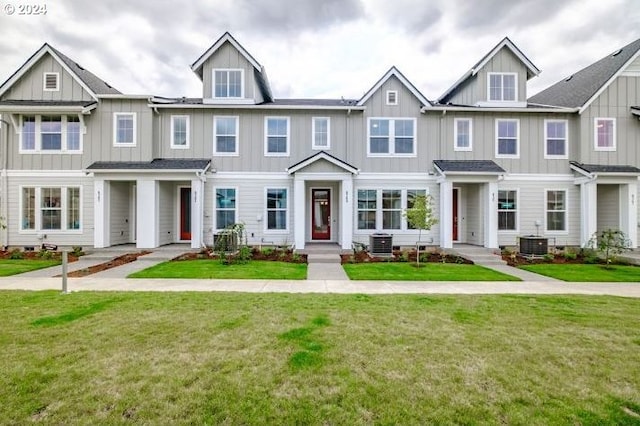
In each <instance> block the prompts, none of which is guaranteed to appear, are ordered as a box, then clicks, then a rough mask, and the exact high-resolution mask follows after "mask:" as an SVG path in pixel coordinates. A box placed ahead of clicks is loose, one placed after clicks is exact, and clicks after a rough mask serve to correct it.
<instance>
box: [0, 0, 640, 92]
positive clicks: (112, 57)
mask: <svg viewBox="0 0 640 426" xmlns="http://www.w3.org/2000/svg"><path fill="white" fill-rule="evenodd" d="M8 3H10V4H11V5H13V6H15V7H16V8H17V10H16V12H15V13H14V14H12V15H8V14H7V8H6V6H7V4H8ZM34 3H38V4H44V5H46V8H47V14H46V15H44V16H26V15H18V12H19V10H20V8H19V5H20V4H27V3H26V2H23V1H13V0H0V81H4V80H6V79H7V78H8V77H9V76H10V75H11V74H12V73H13V72H14V71H15V70H16V69H17V68H18V67H19V66H20V65H22V64H23V63H24V61H25V60H26V59H27V58H28V57H29V56H30V55H31V54H32V53H33V52H35V51H36V50H37V49H38V48H39V47H40V46H41V45H42V44H43V43H44V42H49V43H50V44H52V45H53V46H54V47H56V48H57V49H58V50H60V51H62V52H63V53H65V54H66V55H67V56H69V57H71V58H72V59H74V60H75V61H77V62H78V63H79V64H81V65H82V66H83V67H85V68H87V69H89V70H91V71H92V72H93V73H95V74H96V75H98V76H99V77H101V78H102V79H104V80H106V81H107V82H108V83H110V84H111V85H113V86H114V87H116V88H117V89H119V90H120V91H122V92H124V93H127V94H154V95H161V96H193V97H201V96H202V93H201V84H200V81H199V80H198V78H197V77H196V76H195V74H194V73H192V72H191V70H190V68H189V66H190V65H191V64H192V63H193V62H194V61H195V60H196V59H198V57H199V56H200V55H201V54H202V53H203V52H204V51H206V50H207V48H208V47H209V46H211V44H213V43H214V42H215V41H216V40H217V39H218V38H219V37H220V36H221V35H222V34H223V33H224V32H225V31H229V32H231V34H232V35H233V36H234V37H235V38H236V39H237V40H238V41H239V42H240V44H242V45H243V46H244V47H245V48H246V49H247V50H248V51H249V52H250V53H251V54H252V55H253V56H254V57H255V58H256V60H257V61H258V62H260V63H261V64H262V65H264V66H265V67H266V69H267V73H268V75H269V80H270V83H271V87H272V90H273V93H274V96H275V97H276V98H287V97H292V98H296V97H298V98H299V97H307V98H326V97H329V98H337V97H340V96H344V97H345V98H359V97H361V96H362V95H363V94H364V92H366V91H367V90H368V89H369V88H370V87H371V86H372V85H373V84H374V83H375V82H376V81H377V80H378V79H379V78H380V77H381V76H382V75H383V74H384V73H385V72H386V71H387V70H388V69H389V67H391V66H392V65H395V66H397V67H398V68H399V69H400V71H401V72H402V73H403V74H404V75H405V76H406V77H407V78H408V79H409V80H410V81H411V82H413V84H415V85H416V87H417V88H418V89H419V90H420V91H421V92H422V93H423V94H424V95H425V96H426V97H427V98H429V99H436V98H438V97H439V96H440V95H441V94H442V93H443V92H444V91H445V90H446V89H447V88H448V87H449V86H451V85H452V84H453V83H454V82H455V81H456V80H457V79H458V78H459V77H460V76H461V75H462V74H463V73H464V72H466V71H467V70H468V69H469V68H470V67H471V66H472V65H473V64H474V63H475V62H477V61H478V60H479V59H480V58H481V57H482V56H483V55H484V54H485V53H487V52H488V51H489V50H490V49H491V48H493V46H495V45H496V44H497V43H498V42H499V41H500V40H501V39H502V38H503V37H505V36H508V37H509V38H511V40H512V41H513V42H514V43H515V44H516V45H517V46H518V47H519V48H520V49H521V50H522V51H523V52H524V54H525V55H527V56H528V57H529V59H530V60H531V61H532V62H533V63H534V64H535V65H536V66H537V67H538V68H539V69H541V70H542V73H541V74H540V76H538V77H537V78H534V79H532V80H531V81H530V82H529V88H528V93H529V95H532V94H534V93H536V92H537V91H539V90H541V89H542V88H544V87H546V86H548V85H550V84H551V83H554V82H555V81H557V80H559V79H561V78H564V77H566V76H568V75H569V74H571V73H573V72H575V71H577V70H579V69H581V68H582V67H584V66H586V65H588V64H590V63H592V62H594V61H596V60H598V59H600V58H601V57H603V56H605V55H607V54H609V53H611V52H613V51H615V50H616V49H618V48H620V47H622V46H624V45H626V44H628V43H630V42H631V41H633V40H636V39H638V38H640V1H639V0H567V1H565V0H511V1H509V0H254V1H252V0H209V1H206V0H194V1H190V2H181V1H176V0H148V1H139V2H138V1H134V0H113V1H111V0H37V1H31V2H30V4H34Z"/></svg>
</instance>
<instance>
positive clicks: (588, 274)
mask: <svg viewBox="0 0 640 426" xmlns="http://www.w3.org/2000/svg"><path fill="white" fill-rule="evenodd" d="M520 268H522V269H524V270H526V271H530V272H535V273H536V274H540V275H546V276H548V277H553V278H556V279H559V280H562V281H573V282H639V281H640V267H637V266H631V265H611V266H610V267H609V268H606V267H605V266H604V265H588V264H584V265H581V264H564V265H562V264H550V263H549V264H547V263H539V264H537V265H526V266H520Z"/></svg>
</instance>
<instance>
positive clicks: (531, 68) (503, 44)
mask: <svg viewBox="0 0 640 426" xmlns="http://www.w3.org/2000/svg"><path fill="white" fill-rule="evenodd" d="M502 48H507V49H509V50H510V51H511V52H512V53H513V54H514V55H516V57H517V58H518V59H519V60H520V62H522V64H523V65H524V66H525V67H526V68H527V80H528V79H530V78H531V77H534V76H537V75H538V74H540V70H539V69H538V67H536V66H535V65H534V64H533V62H531V61H530V60H529V58H527V56H526V55H525V54H524V53H522V51H521V50H520V49H518V46H516V45H515V44H514V43H513V42H512V41H511V40H510V39H509V37H505V38H503V39H502V40H501V41H500V42H499V43H498V44H496V45H495V47H494V48H493V49H491V50H490V51H489V53H487V54H486V55H484V56H483V57H482V58H481V59H480V60H479V61H478V62H476V63H475V64H474V65H473V66H472V67H471V69H470V70H469V71H467V72H466V73H464V74H463V75H462V77H460V79H459V80H458V81H456V82H455V83H453V86H451V87H450V88H448V89H447V90H446V91H445V92H444V93H443V94H442V96H440V97H439V98H438V103H442V102H446V100H447V98H449V97H450V95H452V94H453V93H455V92H456V91H457V90H458V88H459V87H460V86H462V85H463V84H464V83H465V82H466V81H467V80H468V79H469V78H471V77H474V76H475V75H476V74H477V73H478V72H479V71H480V70H481V69H482V68H483V67H484V66H485V65H486V64H487V63H488V62H489V61H490V60H491V59H492V58H493V57H494V56H495V55H496V54H497V53H498V52H499V51H500V50H501V49H502Z"/></svg>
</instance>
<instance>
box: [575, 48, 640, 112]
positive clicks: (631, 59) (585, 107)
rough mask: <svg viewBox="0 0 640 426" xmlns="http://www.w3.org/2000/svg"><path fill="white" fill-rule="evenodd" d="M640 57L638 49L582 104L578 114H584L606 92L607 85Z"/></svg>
mask: <svg viewBox="0 0 640 426" xmlns="http://www.w3.org/2000/svg"><path fill="white" fill-rule="evenodd" d="M639 57H640V50H638V51H637V52H636V53H635V54H634V55H633V56H632V57H630V58H629V60H628V61H627V62H625V64H624V65H623V66H621V67H620V69H619V70H618V71H616V73H615V74H614V75H613V76H611V78H610V79H609V80H607V82H606V83H604V84H603V85H602V86H601V87H600V88H599V89H598V91H597V92H596V93H595V94H594V95H593V96H592V97H591V98H589V100H588V101H587V102H586V103H585V104H584V105H582V107H580V109H579V110H578V114H582V113H583V112H584V111H585V110H586V109H587V108H588V107H589V105H591V104H592V103H593V101H595V100H596V99H597V98H598V97H599V96H600V95H601V94H602V92H604V91H605V90H606V89H607V87H609V86H610V85H611V83H613V81H614V80H615V79H616V78H618V77H619V76H620V74H622V73H623V72H624V71H625V69H627V67H628V66H629V65H630V64H631V63H632V62H633V61H635V60H636V59H637V58H639Z"/></svg>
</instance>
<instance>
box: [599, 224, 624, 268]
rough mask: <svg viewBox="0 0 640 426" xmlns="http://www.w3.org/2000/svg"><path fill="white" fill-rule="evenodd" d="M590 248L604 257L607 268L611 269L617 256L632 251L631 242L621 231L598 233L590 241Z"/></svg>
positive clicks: (606, 230) (607, 230)
mask: <svg viewBox="0 0 640 426" xmlns="http://www.w3.org/2000/svg"><path fill="white" fill-rule="evenodd" d="M589 246H590V247H593V248H594V249H597V250H598V251H599V252H600V253H601V254H602V257H604V260H605V264H606V267H607V268H609V267H610V265H611V262H612V261H614V260H615V258H616V256H618V255H619V254H621V253H623V252H624V251H627V250H631V241H630V240H629V239H628V238H627V236H626V235H624V232H622V231H620V230H619V229H605V230H604V231H601V232H600V233H599V234H598V233H597V232H596V233H595V234H593V237H591V240H589Z"/></svg>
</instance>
